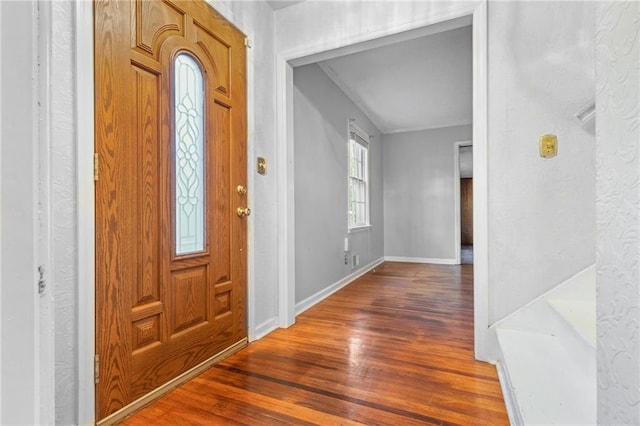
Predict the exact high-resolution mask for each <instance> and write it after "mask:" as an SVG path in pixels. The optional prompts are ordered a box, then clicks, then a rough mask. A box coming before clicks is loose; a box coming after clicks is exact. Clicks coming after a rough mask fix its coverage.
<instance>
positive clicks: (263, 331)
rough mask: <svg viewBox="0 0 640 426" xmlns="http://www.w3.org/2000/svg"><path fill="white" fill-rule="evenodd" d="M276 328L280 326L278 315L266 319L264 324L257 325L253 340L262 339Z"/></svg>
mask: <svg viewBox="0 0 640 426" xmlns="http://www.w3.org/2000/svg"><path fill="white" fill-rule="evenodd" d="M276 328H278V317H273V318H269V319H268V320H266V321H265V322H263V323H262V324H259V325H258V326H257V327H256V330H255V333H254V335H253V338H252V340H251V341H252V342H255V341H256V340H260V339H262V338H263V337H264V336H266V335H267V334H269V333H271V332H272V331H273V330H275V329H276Z"/></svg>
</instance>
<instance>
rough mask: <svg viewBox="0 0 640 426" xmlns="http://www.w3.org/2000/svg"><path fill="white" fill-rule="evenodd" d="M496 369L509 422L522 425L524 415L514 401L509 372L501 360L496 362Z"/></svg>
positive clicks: (518, 425)
mask: <svg viewBox="0 0 640 426" xmlns="http://www.w3.org/2000/svg"><path fill="white" fill-rule="evenodd" d="M496 370H497V371H498V379H499V381H500V387H501V388H502V397H503V398H504V405H505V407H506V408H507V414H508V415H509V423H510V424H511V425H514V426H520V425H524V416H523V415H522V412H521V411H520V406H519V405H518V402H517V401H516V396H515V393H514V391H513V385H512V384H511V378H510V377H509V372H508V371H507V369H506V368H505V367H504V362H503V361H499V362H497V363H496Z"/></svg>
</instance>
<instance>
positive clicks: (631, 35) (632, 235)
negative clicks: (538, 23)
mask: <svg viewBox="0 0 640 426" xmlns="http://www.w3.org/2000/svg"><path fill="white" fill-rule="evenodd" d="M596 28H597V30H596V55H597V57H596V59H597V62H596V64H597V66H596V75H597V79H596V81H597V95H596V113H597V119H596V120H597V121H596V128H597V130H596V132H597V133H596V134H597V146H596V153H597V158H598V162H597V171H598V175H597V190H596V191H597V201H596V210H597V242H598V251H597V262H596V267H597V294H598V299H597V312H598V315H597V335H598V348H597V351H598V355H597V356H598V358H597V365H598V424H603V425H612V424H629V425H631V424H635V425H637V424H640V368H639V365H640V343H639V342H638V336H640V272H639V270H638V268H639V267H640V266H639V265H640V184H639V182H640V3H639V2H637V1H626V2H623V1H615V2H607V3H604V2H603V3H599V4H598V7H597V12H596Z"/></svg>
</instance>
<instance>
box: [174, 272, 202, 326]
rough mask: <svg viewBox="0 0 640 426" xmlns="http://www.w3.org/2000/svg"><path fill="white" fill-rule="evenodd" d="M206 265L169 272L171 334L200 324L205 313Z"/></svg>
mask: <svg viewBox="0 0 640 426" xmlns="http://www.w3.org/2000/svg"><path fill="white" fill-rule="evenodd" d="M208 275H209V274H208V273H207V267H206V266H202V267H198V268H193V269H187V270H182V271H177V272H174V273H172V274H171V290H170V291H171V296H172V297H171V303H172V305H173V309H172V312H173V315H172V321H171V328H170V330H171V336H172V337H173V335H174V334H176V333H179V332H182V331H184V330H185V329H187V328H190V327H195V326H197V325H199V324H202V323H203V322H205V321H206V320H207V319H208V317H209V316H208V315H207V311H208V309H207V300H208V295H207V293H208V291H207V281H208V279H207V278H208Z"/></svg>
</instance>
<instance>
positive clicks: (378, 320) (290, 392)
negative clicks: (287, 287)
mask: <svg viewBox="0 0 640 426" xmlns="http://www.w3.org/2000/svg"><path fill="white" fill-rule="evenodd" d="M472 281H473V266H472V265H462V266H441V265H418V264H409V263H385V264H383V265H381V266H379V267H378V268H376V270H375V271H372V272H370V273H368V274H366V275H365V276H363V277H361V278H360V279H358V280H357V281H355V282H353V283H352V284H350V285H349V286H347V287H345V288H344V289H342V290H341V291H339V292H337V293H336V294H334V295H333V296H331V297H329V298H328V299H327V300H325V301H323V302H322V303H320V304H318V305H316V306H314V307H313V308H311V309H309V310H308V311H306V312H304V313H303V314H301V315H300V316H298V318H297V321H296V324H295V325H294V326H293V327H291V328H289V329H286V330H276V331H274V332H273V333H271V334H269V335H268V336H267V337H265V338H263V339H261V340H259V341H257V342H254V343H251V344H250V345H249V346H248V347H247V348H246V349H244V350H242V351H241V352H239V353H237V354H235V355H233V356H231V357H230V358H228V359H227V360H225V361H224V362H222V363H220V364H218V365H216V366H214V367H213V368H211V369H210V370H208V371H207V372H205V373H204V374H202V375H200V376H199V377H197V378H195V379H193V380H192V381H190V382H189V383H187V384H185V385H183V386H181V387H179V388H177V389H176V390H174V391H173V392H171V393H170V394H168V395H166V396H164V397H163V398H161V399H159V400H158V401H156V402H155V403H153V404H151V405H149V406H148V407H146V408H144V409H143V410H142V411H140V412H138V413H136V414H135V415H133V416H132V417H130V418H128V419H127V420H126V421H125V422H124V424H126V425H131V426H139V425H176V426H177V425H218V424H220V425H222V424H242V425H273V424H292V425H311V424H313V425H355V424H366V425H421V424H438V425H445V424H453V425H506V424H508V423H509V422H508V419H507V415H506V411H505V405H504V401H503V398H502V392H501V390H500V385H499V383H498V379H497V375H496V370H495V367H494V366H492V365H490V364H485V363H481V362H477V361H475V360H474V359H473V282H472Z"/></svg>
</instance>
